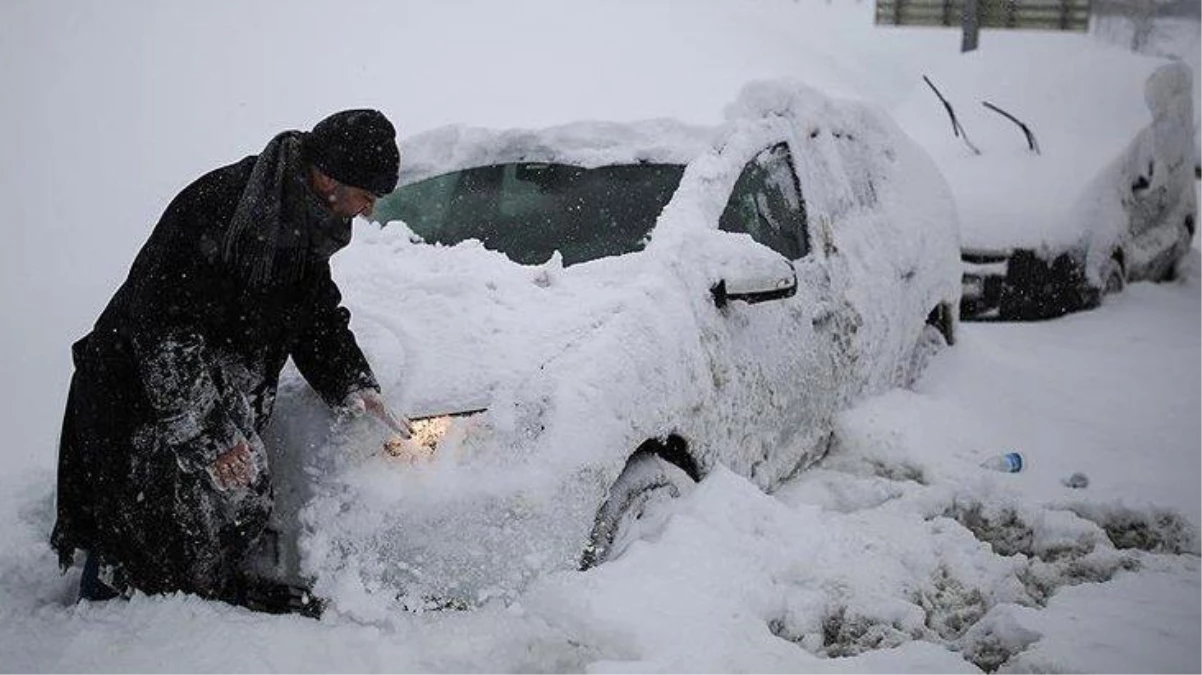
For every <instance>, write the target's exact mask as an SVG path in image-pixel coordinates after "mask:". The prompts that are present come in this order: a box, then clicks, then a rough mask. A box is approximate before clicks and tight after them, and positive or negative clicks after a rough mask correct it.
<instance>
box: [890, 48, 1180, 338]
mask: <svg viewBox="0 0 1202 675" xmlns="http://www.w3.org/2000/svg"><path fill="white" fill-rule="evenodd" d="M1004 47H1006V45H998V46H995V47H992V48H991V49H989V50H982V51H983V53H982V54H979V55H977V54H974V55H973V56H972V57H971V58H969V57H964V58H965V61H964V62H962V63H961V62H958V63H956V64H955V67H948V68H947V69H946V70H941V69H940V68H938V67H936V68H933V69H932V74H933V77H932V78H931V81H930V82H931V85H932V86H931V87H930V88H928V87H927V86H926V85H922V86H921V88H920V89H919V90H918V91H916V92H915V94H914V96H913V97H912V98H911V99H910V100H909V101H907V102H906V103H905V104H903V105H902V106H900V108H899V109H898V110H897V111H896V112H897V114H898V119H899V122H900V123H901V125H902V126H903V128H904V129H906V131H907V132H909V133H910V134H911V135H912V136H913V137H914V138H915V139H916V140H918V141H919V142H920V144H921V145H922V146H923V147H924V148H925V149H927V150H928V151H929V152H930V153H931V155H932V156H933V157H934V158H935V160H936V162H937V163H938V165H939V166H940V169H941V170H942V171H943V173H944V174H945V175H946V176H947V177H948V181H949V183H950V184H951V186H952V189H953V191H954V192H955V195H956V200H957V205H958V208H959V211H960V219H961V239H962V246H963V264H964V275H963V284H964V287H963V293H962V304H961V310H960V311H961V316H963V317H964V318H966V319H969V318H1000V319H1041V318H1050V317H1055V316H1059V315H1062V314H1065V313H1067V312H1071V311H1075V310H1079V309H1085V308H1090V307H1094V306H1096V305H1098V304H1099V303H1100V302H1101V300H1102V298H1103V296H1105V295H1107V294H1110V293H1115V292H1118V291H1120V290H1122V289H1123V287H1124V286H1125V285H1126V284H1127V283H1128V282H1132V281H1142V280H1150V281H1165V280H1170V279H1173V278H1174V277H1175V276H1176V274H1177V268H1178V266H1179V264H1180V262H1181V261H1182V260H1183V258H1184V256H1185V255H1186V253H1187V252H1188V251H1189V247H1190V241H1191V239H1192V237H1193V233H1194V229H1195V227H1196V222H1197V212H1198V204H1197V193H1196V189H1195V185H1194V181H1195V166H1194V164H1195V162H1194V154H1195V148H1196V141H1195V139H1194V113H1193V93H1192V89H1193V77H1192V73H1191V70H1190V68H1189V66H1187V65H1185V64H1183V63H1181V62H1167V61H1165V60H1164V59H1159V58H1153V57H1148V56H1141V55H1137V54H1133V53H1131V52H1127V51H1124V50H1122V49H1117V48H1114V47H1111V46H1108V45H1101V44H1099V45H1096V46H1095V47H1094V48H1093V49H1092V50H1090V51H1089V52H1082V51H1081V50H1080V49H1079V48H1078V46H1076V45H1064V46H1063V47H1062V49H1063V58H1059V55H1055V57H1054V58H1049V55H1048V52H1046V51H1036V52H1032V53H1031V54H1024V53H1022V52H1021V51H1019V50H1018V49H1016V48H1011V49H1006V48H1004ZM1034 54H1039V55H1040V56H1034ZM1034 59H1040V61H1039V62H1038V63H1037V62H1034ZM932 89H937V90H938V91H939V92H940V93H939V96H941V97H943V98H944V99H945V100H946V101H947V102H948V104H949V105H950V106H951V109H952V110H953V111H954V114H955V116H956V119H957V121H958V123H959V124H960V129H958V131H959V132H960V133H959V134H958V135H960V136H961V138H956V137H955V135H954V134H953V133H952V127H951V125H950V124H949V123H948V122H949V120H948V118H947V116H945V115H944V111H945V109H944V107H943V105H941V102H940V100H938V99H937V98H936V95H933V93H932ZM982 104H984V105H982Z"/></svg>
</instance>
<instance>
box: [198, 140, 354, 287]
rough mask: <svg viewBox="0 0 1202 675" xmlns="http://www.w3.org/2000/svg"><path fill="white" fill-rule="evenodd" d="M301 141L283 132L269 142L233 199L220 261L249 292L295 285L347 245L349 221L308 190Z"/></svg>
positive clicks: (349, 232)
mask: <svg viewBox="0 0 1202 675" xmlns="http://www.w3.org/2000/svg"><path fill="white" fill-rule="evenodd" d="M304 137H305V133H304V132H302V131H285V132H283V133H281V134H279V135H277V136H276V137H275V138H273V139H271V142H270V143H268V144H267V147H266V148H264V149H263V152H261V153H259V156H258V159H257V160H256V161H255V166H254V169H252V170H251V173H250V180H249V181H248V182H247V184H246V188H245V189H244V190H243V191H242V196H241V197H240V198H239V199H238V206H237V208H236V209H235V210H234V217H233V219H232V220H231V221H230V225H229V230H228V231H227V232H226V235H225V242H224V246H223V247H222V259H223V260H224V261H225V262H226V264H228V265H230V266H231V267H232V268H233V269H234V271H235V272H236V274H237V275H238V277H239V278H240V279H241V280H242V281H243V283H244V284H246V286H247V287H248V288H252V289H263V288H267V287H271V286H278V285H284V284H291V283H295V282H297V281H299V280H301V279H303V278H304V277H305V275H306V274H307V273H308V271H309V268H310V266H311V265H312V264H313V263H316V262H322V261H325V260H327V259H328V258H329V257H330V256H331V255H333V254H334V253H335V252H336V251H338V250H339V249H341V248H342V247H344V246H346V245H347V244H348V243H350V241H351V221H350V219H349V218H340V217H338V216H336V215H334V213H333V212H332V211H330V209H329V207H328V206H326V205H325V204H323V203H322V201H321V198H320V197H319V196H318V195H317V194H316V193H315V192H313V190H312V189H310V188H309V184H308V176H307V175H306V171H307V168H308V167H307V164H306V163H305V162H304V161H303V159H302V151H301V148H302V145H303V141H304Z"/></svg>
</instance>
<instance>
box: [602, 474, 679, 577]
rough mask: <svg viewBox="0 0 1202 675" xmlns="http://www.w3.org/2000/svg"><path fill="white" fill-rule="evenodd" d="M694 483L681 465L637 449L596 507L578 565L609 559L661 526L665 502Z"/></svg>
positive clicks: (664, 513) (677, 495) (664, 518)
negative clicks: (607, 493)
mask: <svg viewBox="0 0 1202 675" xmlns="http://www.w3.org/2000/svg"><path fill="white" fill-rule="evenodd" d="M696 485H697V484H696V483H695V482H693V479H692V478H690V477H689V475H688V474H687V473H685V472H684V470H682V469H681V468H680V467H678V466H676V465H675V464H673V463H671V462H669V461H668V460H666V459H664V458H662V457H660V456H659V455H656V454H654V453H652V452H637V453H635V454H634V456H633V457H631V458H630V461H628V462H627V463H626V468H625V469H623V470H622V473H621V475H619V476H618V479H617V480H616V481H614V484H613V487H611V488H610V489H609V497H608V498H607V499H606V500H605V503H604V504H602V505H601V508H600V509H598V510H597V522H596V523H595V524H594V525H593V531H592V534H590V535H589V541H588V545H587V546H585V549H584V554H583V555H582V556H581V558H580V569H581V570H587V569H589V568H591V567H596V566H597V565H600V564H601V563H603V562H606V561H607V560H612V559H614V558H616V557H618V556H619V555H621V554H622V552H623V551H625V550H626V549H627V548H628V547H629V546H630V544H631V543H633V542H635V541H637V540H639V539H640V538H642V536H643V535H645V534H647V533H649V532H653V531H655V530H656V529H658V528H659V527H662V526H663V524H664V521H665V520H666V518H667V515H668V513H667V509H665V508H663V507H664V506H665V505H666V504H667V503H668V502H670V501H672V500H673V499H676V498H678V497H681V496H683V495H685V494H688V493H689V492H691V491H692V489H693V488H694V487H696Z"/></svg>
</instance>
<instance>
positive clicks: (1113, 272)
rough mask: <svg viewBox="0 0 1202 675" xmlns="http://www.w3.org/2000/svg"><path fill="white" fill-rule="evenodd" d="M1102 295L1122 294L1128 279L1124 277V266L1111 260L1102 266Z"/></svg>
mask: <svg viewBox="0 0 1202 675" xmlns="http://www.w3.org/2000/svg"><path fill="white" fill-rule="evenodd" d="M1101 276H1102V295H1103V296H1106V295H1114V294H1115V293H1121V292H1122V290H1123V288H1124V287H1126V285H1127V278H1126V277H1125V276H1123V266H1122V265H1120V264H1119V261H1117V260H1115V259H1114V258H1111V259H1109V260H1107V261H1106V264H1105V265H1103V266H1102V275H1101Z"/></svg>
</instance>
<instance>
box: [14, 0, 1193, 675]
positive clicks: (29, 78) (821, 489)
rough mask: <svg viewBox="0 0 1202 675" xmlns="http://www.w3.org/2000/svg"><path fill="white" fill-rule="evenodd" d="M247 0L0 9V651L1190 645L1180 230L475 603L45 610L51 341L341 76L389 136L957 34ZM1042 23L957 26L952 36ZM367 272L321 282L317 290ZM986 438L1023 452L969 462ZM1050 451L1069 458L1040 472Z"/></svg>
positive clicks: (882, 81)
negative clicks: (914, 377) (465, 606)
mask: <svg viewBox="0 0 1202 675" xmlns="http://www.w3.org/2000/svg"><path fill="white" fill-rule="evenodd" d="M282 6H283V5H279V4H273V3H266V2H264V3H253V4H249V5H247V4H233V3H230V4H214V3H206V4H203V5H200V4H197V5H184V4H178V3H170V4H167V3H133V2H131V3H118V4H109V3H94V4H80V3H67V2H59V3H55V2H35V1H32V0H30V1H24V2H6V3H3V4H0V85H2V86H3V88H4V90H5V91H6V92H8V96H10V97H11V99H10V100H11V101H13V102H15V104H11V105H6V106H2V107H0V135H2V137H0V140H2V141H3V143H2V144H3V147H5V148H6V150H5V152H4V154H3V155H2V156H0V195H2V196H3V202H4V203H5V204H6V205H7V206H8V207H9V209H8V214H9V219H10V225H9V228H8V231H9V245H8V246H6V247H4V253H3V255H4V258H3V264H2V265H0V283H2V284H3V288H4V291H5V292H4V294H3V300H2V302H3V311H4V314H5V316H6V317H9V320H8V321H7V322H6V326H7V327H8V329H9V330H6V331H5V333H4V337H3V338H2V339H3V342H2V343H0V351H2V352H3V353H4V357H3V361H2V362H0V363H2V364H3V371H2V372H0V377H2V378H3V382H4V398H3V401H4V404H5V405H3V406H0V409H2V410H3V412H2V413H0V414H3V416H4V417H3V424H4V428H5V429H6V433H7V434H8V441H7V442H6V443H5V444H3V445H2V446H0V466H2V467H3V469H4V471H3V472H2V474H0V538H3V539H4V541H5V542H6V546H5V548H4V549H3V550H2V551H0V669H3V670H5V671H21V670H36V671H62V670H90V671H94V670H109V671H112V670H174V671H179V670H186V671H249V670H295V671H353V670H372V671H379V670H385V671H406V670H410V671H411V670H421V671H481V670H488V671H513V670H531V671H545V670H567V671H583V670H589V671H595V672H611V671H621V672H635V671H644V672H645V671H669V670H706V671H713V670H731V671H735V670H737V671H744V670H756V671H803V670H815V671H825V670H832V671H841V672H863V671H928V672H934V671H964V670H971V669H972V668H973V666H972V664H970V663H969V662H967V661H965V660H963V658H962V657H968V658H969V659H971V660H972V661H973V662H975V663H978V664H981V665H996V664H997V663H1001V662H1002V661H1004V660H1005V659H1011V660H1010V661H1009V662H1008V663H1007V664H1006V669H1008V670H1040V671H1048V670H1067V671H1071V670H1077V671H1114V672H1121V671H1183V672H1190V671H1194V672H1196V671H1198V670H1200V669H1202V657H1200V653H1199V651H1200V648H1199V635H1200V632H1202V626H1200V618H1199V617H1200V606H1199V599H1198V598H1199V591H1200V588H1199V586H1200V585H1202V583H1200V572H1199V558H1198V554H1199V543H1198V534H1197V533H1198V524H1199V521H1200V520H1202V516H1200V511H1202V505H1200V501H1199V493H1200V478H1199V474H1200V470H1202V469H1200V459H1199V457H1200V448H1202V430H1200V428H1199V421H1198V420H1199V418H1198V410H1199V407H1200V403H1202V394H1200V391H1199V389H1200V386H1199V379H1198V376H1197V374H1198V373H1200V372H1202V364H1200V351H1202V349H1200V346H1202V335H1200V333H1202V329H1200V324H1202V307H1200V304H1202V303H1200V301H1199V299H1200V296H1202V290H1200V283H1199V263H1198V254H1197V249H1196V248H1195V250H1194V252H1193V254H1192V255H1193V257H1192V259H1191V263H1190V272H1189V274H1188V275H1187V278H1186V279H1185V280H1184V281H1182V282H1178V283H1172V284H1164V285H1151V284H1142V283H1141V284H1135V285H1133V286H1131V287H1129V288H1128V289H1127V290H1126V291H1125V292H1124V293H1123V294H1122V295H1120V296H1118V297H1116V298H1114V299H1113V300H1112V301H1110V302H1108V303H1107V304H1106V305H1104V306H1103V307H1101V308H1099V309H1097V310H1094V311H1091V312H1085V313H1081V314H1077V315H1072V316H1068V317H1064V318H1062V319H1058V320H1055V321H1051V322H1045V323H1036V324H1026V325H1005V324H967V325H963V326H962V332H961V340H960V343H959V344H958V345H957V346H956V347H955V348H953V349H951V350H948V351H946V352H944V353H943V354H941V355H940V356H938V357H936V359H934V361H933V362H932V364H931V368H930V369H929V371H928V372H927V374H926V376H925V377H924V378H923V379H922V380H920V381H919V382H918V384H917V386H916V387H915V389H914V391H897V392H891V393H888V394H885V395H882V396H880V397H877V398H873V399H871V400H867V401H864V402H862V403H861V404H860V405H859V406H858V407H856V408H855V409H853V410H852V411H850V412H848V413H847V414H845V415H843V416H842V417H841V419H840V427H839V439H840V444H839V446H838V447H837V448H836V449H835V450H834V452H833V453H832V455H831V456H830V457H829V458H828V460H827V461H826V462H825V463H824V464H823V465H822V466H820V467H819V468H816V469H815V470H812V471H810V472H808V473H806V474H804V475H802V476H801V477H800V478H799V479H798V480H796V481H794V482H793V483H791V484H789V485H787V486H786V487H784V488H783V489H781V490H780V491H778V492H777V493H775V494H773V495H765V494H764V493H762V492H760V491H759V490H758V489H756V488H755V487H754V486H752V485H751V484H750V483H748V482H747V481H745V480H742V479H740V478H738V477H736V476H735V475H734V474H731V473H729V472H725V471H717V472H715V473H714V474H713V475H712V476H711V477H710V478H709V479H708V480H706V481H705V482H703V483H702V484H701V486H699V489H698V490H697V491H695V492H694V493H693V494H692V495H691V496H689V497H688V498H686V499H684V500H682V501H680V502H679V503H677V504H674V505H672V508H671V509H670V513H668V514H665V515H666V524H665V525H664V526H663V527H662V528H659V529H653V530H651V531H649V532H647V533H646V534H647V539H646V541H641V542H638V543H636V544H635V545H634V546H632V547H631V548H630V549H629V551H628V552H627V554H626V555H625V556H623V557H622V558H621V559H619V560H617V561H614V562H613V563H610V564H607V565H605V566H602V567H601V568H599V569H597V570H594V571H592V572H589V573H583V574H582V573H575V572H572V573H562V574H555V575H552V576H550V577H548V578H545V579H543V580H541V581H540V582H538V583H536V584H535V585H534V586H533V587H532V588H531V589H529V590H528V591H527V592H526V593H525V594H523V595H522V596H521V597H520V598H519V599H518V601H516V602H514V603H511V604H508V605H499V604H498V605H494V606H488V607H485V608H483V609H479V610H476V611H472V612H466V613H458V612H441V613H427V614H401V615H396V616H389V617H384V618H381V619H379V620H376V621H373V622H364V621H362V620H355V619H351V618H349V617H346V616H341V615H337V614H335V615H331V616H328V617H327V618H325V619H323V621H321V622H315V621H311V620H307V619H302V618H298V617H269V616H261V615H253V614H250V613H249V612H246V611H243V610H239V609H234V608H230V607H225V606H222V605H216V604H213V603H206V602H201V601H198V600H196V599H195V598H182V597H173V598H145V597H139V598H135V599H134V600H133V601H132V602H129V603H112V604H108V605H95V606H87V605H71V604H70V603H69V600H70V598H71V597H72V595H73V593H74V583H75V582H76V580H77V578H78V576H77V575H78V570H73V571H72V572H71V573H69V574H68V575H67V576H65V577H60V576H59V575H58V574H57V571H56V569H55V565H54V560H53V556H52V555H51V554H50V552H49V549H48V547H47V545H46V543H45V539H46V536H47V533H48V532H49V528H50V524H51V522H52V518H53V509H52V505H53V501H52V489H53V477H54V476H53V466H54V458H55V450H54V443H55V440H56V437H57V424H58V421H59V416H60V415H61V406H62V401H63V399H64V397H65V389H66V380H67V377H68V376H69V373H70V370H69V368H70V364H69V357H68V353H69V352H68V346H69V344H70V342H71V341H72V340H74V339H75V338H77V337H78V336H80V335H82V334H83V332H85V331H86V330H87V327H88V325H89V324H90V322H91V321H92V320H93V318H94V317H95V315H96V313H97V312H98V311H99V309H100V307H101V306H102V305H103V303H104V302H105V301H106V300H107V298H108V296H109V294H110V293H111V291H112V289H114V288H115V287H116V284H117V283H118V281H119V280H120V278H121V277H122V275H123V274H124V271H125V268H126V266H127V265H128V262H129V261H130V260H131V259H132V257H133V255H134V253H135V251H136V249H137V247H138V246H139V245H140V244H141V242H142V241H143V239H144V238H145V235H146V233H147V231H148V228H149V226H150V224H151V223H153V221H154V220H155V219H156V218H157V216H158V214H159V212H160V211H161V209H162V208H163V206H164V205H165V204H166V202H167V201H168V200H169V199H170V198H171V196H173V194H174V193H175V192H176V191H177V190H178V189H179V188H180V187H182V186H183V185H184V184H185V183H187V182H188V181H190V180H192V179H193V178H194V177H195V176H197V175H199V174H200V173H201V172H203V171H206V170H208V169H210V168H212V167H214V166H217V165H219V164H222V163H226V162H229V161H233V160H234V159H237V158H239V157H241V156H242V155H244V154H248V153H251V152H256V151H257V150H258V149H259V148H260V147H261V146H262V144H263V143H264V142H265V141H266V139H267V138H269V137H270V136H271V135H272V134H273V133H275V132H276V131H278V130H279V129H281V128H286V127H297V128H299V127H308V126H310V125H311V124H312V123H313V122H314V121H316V120H317V119H320V117H322V116H323V115H324V114H327V113H328V112H330V111H333V110H336V109H339V108H345V107H352V106H356V105H372V106H375V107H380V108H382V109H384V110H385V112H386V113H388V114H389V115H390V116H392V117H393V118H394V119H395V120H397V121H398V126H399V127H401V130H402V133H404V134H410V133H415V132H418V131H421V130H424V129H428V128H433V127H435V126H439V125H441V124H443V123H446V122H462V123H466V124H482V125H488V126H493V127H506V126H539V125H543V124H555V123H562V122H569V121H574V120H589V119H606V118H613V119H622V120H626V119H640V118H649V117H661V116H673V117H679V118H681V119H682V120H684V121H686V122H692V123H709V122H712V121H715V120H716V119H717V118H718V116H719V115H720V114H721V109H722V105H723V104H725V103H726V102H727V101H729V100H730V99H731V98H732V97H733V95H734V93H735V92H736V91H737V90H738V88H739V87H740V86H741V85H742V84H743V82H745V81H746V80H747V79H751V78H753V77H763V76H768V75H781V74H784V75H791V76H794V77H800V78H801V79H804V80H807V81H809V82H811V83H812V84H814V85H816V86H818V87H819V88H822V89H825V90H827V91H829V92H830V93H833V94H845V95H853V96H861V97H864V98H870V99H872V100H875V101H877V102H879V103H880V104H881V105H883V106H885V107H886V108H890V109H893V108H895V107H896V106H899V105H901V104H902V103H903V102H905V101H907V100H909V99H910V98H911V97H912V96H919V95H920V92H922V91H923V88H924V87H925V85H923V84H922V83H921V81H920V80H919V79H918V75H917V74H918V72H920V70H921V69H920V67H919V64H922V63H924V60H925V62H929V60H930V59H936V58H937V59H939V61H940V62H941V67H943V68H949V67H952V66H951V65H949V64H952V63H954V61H955V58H954V54H955V50H956V45H958V41H959V37H958V34H956V33H955V31H910V32H906V31H902V30H897V29H892V30H883V31H882V30H876V29H873V28H871V26H870V17H871V11H872V8H871V3H869V2H866V1H864V2H850V1H847V0H845V1H842V2H840V1H838V0H836V1H835V2H832V3H820V2H815V1H808V2H786V1H784V0H780V1H770V2H763V3H754V4H753V3H741V2H733V1H732V2H711V3H705V4H704V5H694V6H692V7H691V9H692V10H693V11H684V10H683V9H682V7H681V6H678V5H676V4H674V3H669V2H646V3H639V4H638V5H635V4H634V3H608V4H600V3H598V4H593V3H579V4H578V5H576V6H574V7H573V8H572V11H571V12H567V11H563V10H561V9H560V8H559V5H558V3H552V2H549V1H541V2H539V1H533V2H510V3H504V4H503V5H502V4H497V5H495V6H494V5H493V4H492V3H484V2H460V3H453V4H452V3H447V4H437V5H433V6H423V5H419V4H417V3H366V2H365V3H356V4H354V5H352V6H351V7H349V8H340V7H336V6H335V5H334V4H326V3H317V2H308V3H296V4H291V3H290V4H289V5H288V8H289V9H288V11H287V12H281V11H280V8H281V7H282ZM275 35H279V36H282V37H281V38H280V39H275V38H274V37H266V38H265V37H264V36H275ZM344 36H350V38H349V39H348V38H347V37H344ZM1060 38H1061V40H1062V41H1063V43H1065V44H1069V45H1073V44H1077V45H1080V46H1081V48H1082V50H1095V49H1097V48H1098V46H1097V45H1096V44H1095V41H1094V40H1093V39H1092V38H1090V37H1088V36H1060ZM1197 39H1198V36H1197V32H1196V29H1195V32H1194V33H1193V34H1189V33H1187V34H1186V35H1185V36H1184V40H1185V42H1186V43H1188V42H1189V40H1193V46H1192V47H1187V50H1188V51H1187V52H1186V53H1187V55H1190V54H1192V55H1193V58H1194V59H1196V58H1197V55H1196V54H1197V46H1196V45H1197ZM1048 41H1049V38H1048V36H1047V35H1046V34H1001V33H997V32H986V33H985V34H984V35H983V37H982V41H981V44H982V47H981V48H982V50H988V49H990V48H991V46H994V45H997V46H999V47H1000V46H1001V45H1009V44H1019V45H1022V46H1023V47H1024V48H1026V49H1028V50H1031V51H1034V52H1041V50H1043V49H1044V47H1042V46H1041V45H1044V46H1046V45H1047V44H1048ZM1060 43H1061V41H1060V40H1058V41H1056V44H1057V45H1060ZM314 45H319V47H316V48H315V47H314ZM519 47H520V48H519ZM1006 48H1007V49H1010V48H1012V47H1006ZM1047 49H1048V50H1052V49H1053V48H1051V47H1048V48H1047ZM1063 49H1067V48H1065V47H1063V46H1057V47H1055V48H1054V50H1055V52H1056V53H1059V52H1060V51H1062V50H1063ZM1043 53H1045V54H1047V53H1051V52H1050V51H1049V52H1043ZM1117 54H1119V55H1121V54H1122V52H1121V51H1119V52H1117ZM1114 58H1118V56H1117V55H1115V56H1114ZM1033 62H1036V63H1037V62H1038V58H1034V59H1033ZM1195 63H1196V61H1195ZM1078 72H1079V74H1080V76H1081V77H1090V78H1097V79H1101V80H1104V79H1105V78H1106V77H1107V73H1106V72H1105V71H1100V70H1093V69H1091V68H1090V67H1089V64H1088V62H1082V63H1081V70H1080V71H1078ZM1196 80H1197V75H1196V74H1195V82H1196ZM921 95H922V96H929V94H921ZM1197 96H1198V92H1197V91H1196V90H1195V106H1196V107H1197ZM928 102H929V103H930V113H929V115H930V120H931V124H932V125H938V126H939V127H941V128H942V127H944V125H946V119H945V118H943V117H942V114H943V113H942V111H941V109H939V108H938V107H937V102H936V101H935V100H934V99H933V97H931V98H930V99H929V101H928ZM1020 105H1021V102H1020ZM919 117H921V115H920V116H919ZM970 131H971V130H970ZM1037 131H1038V130H1037ZM1041 140H1044V139H1042V138H1041ZM1045 142H1047V141H1045ZM997 187H998V189H999V190H1000V191H1004V190H1005V189H1006V187H1007V186H1005V185H999V186H997ZM360 225H361V226H362V227H365V228H366V227H371V226H370V225H367V224H364V223H361V224H360ZM1195 246H1196V244H1195ZM336 260H337V259H336ZM338 274H340V278H341V279H344V280H345V279H346V278H347V275H345V273H344V272H341V271H340V272H338ZM360 283H362V284H363V285H362V286H361V285H359V284H360ZM369 284H370V282H369V281H363V282H356V283H353V284H348V285H346V286H344V287H343V291H344V295H345V296H346V297H347V301H348V304H350V306H351V308H352V310H356V311H359V310H364V311H366V310H367V309H369V308H368V306H367V304H366V303H367V299H368V298H370V297H371V296H372V294H373V289H370V288H368V287H367V285H369ZM357 303H358V304H357ZM502 328H503V327H502ZM1008 450H1019V451H1022V452H1023V453H1024V454H1025V456H1026V458H1027V461H1028V468H1027V469H1026V470H1025V471H1024V472H1023V473H1020V474H1016V475H1007V474H998V473H995V472H990V471H986V470H983V469H980V468H979V467H978V466H977V464H978V463H979V462H980V461H981V460H983V459H985V458H986V457H988V456H990V455H992V454H994V453H998V452H1004V451H1008ZM1077 471H1080V472H1083V473H1085V474H1087V475H1088V477H1089V479H1090V484H1089V486H1088V487H1087V488H1084V489H1079V490H1073V489H1069V488H1067V487H1065V486H1063V485H1062V484H1061V482H1060V481H1061V480H1062V479H1063V478H1065V477H1067V476H1068V475H1070V474H1071V473H1073V472H1077ZM986 543H988V544H989V545H986ZM1115 543H1118V544H1120V545H1123V546H1131V547H1130V548H1121V549H1119V548H1115V546H1114V544H1115ZM1145 549H1149V550H1145ZM948 646H951V647H953V648H955V650H952V649H948V648H947V647H948Z"/></svg>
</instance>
